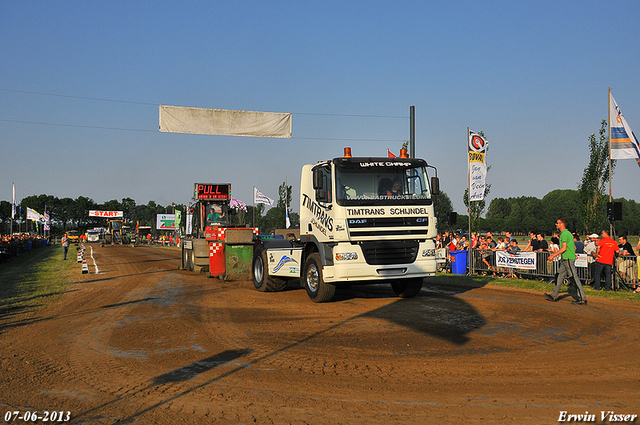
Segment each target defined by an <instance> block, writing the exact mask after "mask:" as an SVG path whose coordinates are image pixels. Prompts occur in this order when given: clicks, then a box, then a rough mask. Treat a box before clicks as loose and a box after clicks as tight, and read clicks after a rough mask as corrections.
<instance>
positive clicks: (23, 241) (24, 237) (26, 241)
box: [0, 233, 49, 263]
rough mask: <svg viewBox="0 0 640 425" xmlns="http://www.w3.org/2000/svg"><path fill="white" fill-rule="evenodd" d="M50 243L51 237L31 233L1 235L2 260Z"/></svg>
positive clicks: (0, 260) (5, 260)
mask: <svg viewBox="0 0 640 425" xmlns="http://www.w3.org/2000/svg"><path fill="white" fill-rule="evenodd" d="M47 245H49V237H44V236H41V235H32V234H29V233H14V234H12V235H9V234H5V235H1V236H0V262H2V263H5V262H7V260H9V259H10V258H12V257H16V256H18V255H20V254H23V253H27V252H31V251H32V250H34V249H37V248H40V247H43V246H47Z"/></svg>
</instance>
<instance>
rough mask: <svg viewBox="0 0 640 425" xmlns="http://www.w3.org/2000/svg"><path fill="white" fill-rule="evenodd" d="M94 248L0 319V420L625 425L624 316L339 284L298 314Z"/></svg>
mask: <svg viewBox="0 0 640 425" xmlns="http://www.w3.org/2000/svg"><path fill="white" fill-rule="evenodd" d="M93 250H94V258H95V261H96V262H97V264H98V266H99V271H100V273H99V274H95V269H94V268H93V261H92V260H91V259H90V260H89V265H90V274H85V275H82V274H80V271H78V276H77V281H76V282H75V283H74V284H72V285H71V286H70V287H69V288H68V292H67V293H66V294H64V295H63V296H62V297H61V299H60V300H59V302H56V303H55V304H53V305H50V306H49V307H48V308H45V309H41V310H39V311H37V312H36V313H30V314H27V313H16V314H14V315H9V316H5V317H2V318H1V319H0V341H1V345H0V358H1V364H0V371H1V378H0V414H1V415H3V416H4V413H5V412H6V411H8V410H18V411H20V412H24V411H28V410H31V411H32V410H35V409H37V410H38V411H39V412H40V413H41V414H42V412H44V411H47V410H48V411H52V410H56V411H70V412H71V421H70V423H77V424H82V423H86V424H111V423H129V422H131V423H140V424H155V423H158V424H175V423H221V424H227V423H229V424H235V423H254V422H255V423H277V424H280V423H295V424H298V423H311V424H317V423H331V424H354V423H421V424H431V423H456V424H459V423H465V424H472V423H509V424H513V423H518V424H523V423H526V424H551V423H557V421H558V418H559V414H560V412H561V411H567V412H568V413H569V414H584V413H585V411H589V413H594V414H596V415H597V418H598V421H600V411H605V412H606V411H608V410H615V412H616V413H633V414H640V378H639V377H640V373H639V372H638V366H637V360H634V359H637V358H638V355H639V352H640V344H639V337H640V322H639V320H638V319H639V313H640V306H638V304H635V303H633V304H632V303H624V302H611V301H607V300H597V299H590V300H589V305H588V306H574V305H571V304H570V302H569V301H570V298H568V299H564V300H563V301H562V302H558V303H550V302H547V301H545V300H544V299H543V297H542V296H541V294H540V293H538V292H531V291H525V290H513V289H505V288H497V287H490V286H488V287H484V288H478V289H471V290H464V289H460V288H458V289H456V288H447V287H445V286H443V285H442V284H438V280H437V279H436V280H431V281H427V282H426V283H425V285H424V287H423V290H422V292H421V293H420V294H419V295H418V296H417V297H416V298H413V299H408V300H401V299H398V298H396V297H394V296H393V292H392V291H391V289H390V288H389V287H388V286H387V285H375V286H364V287H358V286H354V287H352V288H350V289H344V290H340V291H339V292H338V293H337V297H336V300H335V301H334V302H331V303H326V304H314V303H312V302H311V301H310V300H309V299H308V298H307V295H306V293H305V291H304V290H300V289H295V288H292V289H290V290H287V291H285V292H281V293H275V294H274V293H271V294H269V293H259V292H256V291H254V290H253V289H252V285H251V284H250V283H249V282H230V281H220V280H217V279H207V278H206V277H205V276H204V275H197V274H194V273H190V272H186V271H179V270H177V267H178V264H179V251H177V250H169V249H162V248H148V247H144V248H130V247H104V248H101V247H99V246H93ZM89 254H90V252H89ZM16 422H18V421H16ZM20 422H22V421H20ZM637 422H640V420H637ZM591 423H593V422H591ZM597 423H600V422H597ZM605 423H607V422H606V421H605Z"/></svg>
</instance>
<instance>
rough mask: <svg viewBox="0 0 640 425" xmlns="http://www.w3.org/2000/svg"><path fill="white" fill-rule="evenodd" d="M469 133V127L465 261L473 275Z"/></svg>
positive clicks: (468, 130)
mask: <svg viewBox="0 0 640 425" xmlns="http://www.w3.org/2000/svg"><path fill="white" fill-rule="evenodd" d="M470 132H471V130H470V129H469V127H467V137H466V139H467V141H466V145H467V183H468V190H469V191H468V192H467V203H468V204H469V205H468V208H467V213H468V214H469V233H468V242H469V248H468V250H467V259H468V260H469V269H470V273H471V274H472V275H473V274H474V273H475V271H474V259H473V258H471V254H473V249H472V248H473V245H472V239H471V167H470V166H469V164H470V162H469V133H470Z"/></svg>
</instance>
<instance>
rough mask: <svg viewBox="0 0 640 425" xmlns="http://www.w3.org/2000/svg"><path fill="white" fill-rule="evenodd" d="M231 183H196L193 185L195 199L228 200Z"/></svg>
mask: <svg viewBox="0 0 640 425" xmlns="http://www.w3.org/2000/svg"><path fill="white" fill-rule="evenodd" d="M230 189H231V185H230V184H228V183H226V184H208V183H196V187H195V193H194V195H195V199H202V200H207V201H209V200H210V201H216V200H228V199H229V192H230Z"/></svg>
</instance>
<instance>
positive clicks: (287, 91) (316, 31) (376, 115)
mask: <svg viewBox="0 0 640 425" xmlns="http://www.w3.org/2000/svg"><path fill="white" fill-rule="evenodd" d="M182 3H183V4H182ZM639 31H640V2H637V1H609V2H599V1H536V2H531V1H508V2H507V1H486V2H485V1H464V2H456V1H446V2H445V1H442V2H436V1H433V2H431V1H428V2H424V1H421V2H408V1H407V2H404V1H399V2H398V1H395V2H381V1H367V2H360V1H357V2H356V1H351V2H350V1H347V2H345V1H339V2H338V1H335V2H334V1H322V2H314V1H308V2H282V1H270V2H252V1H237V2H210V1H202V2H181V3H180V2H178V3H176V2H161V1H158V2H131V1H126V2H125V1H109V2H102V1H92V2H80V1H77V2H74V1H68V2H59V1H40V2H38V1H35V2H11V1H6V0H2V7H1V8H0V37H1V39H2V40H3V42H2V44H1V46H0V149H1V151H2V158H3V160H2V167H0V183H1V186H2V187H4V189H2V188H0V199H5V200H10V199H11V183H12V182H15V184H16V191H17V196H18V197H19V198H22V197H25V196H29V195H34V194H35V195H38V194H42V193H44V194H50V195H54V196H58V197H72V198H76V197H78V196H88V197H91V198H93V199H94V200H95V201H96V202H104V201H107V200H110V199H118V200H120V199H122V198H125V197H130V198H133V199H135V200H136V202H137V203H144V204H146V203H147V202H148V201H149V200H154V201H156V202H158V203H160V204H163V205H167V204H170V203H171V202H176V203H187V202H188V201H189V197H190V195H191V190H192V186H193V183H195V182H212V183H213V182H216V183H222V182H229V183H231V184H232V193H233V195H234V196H235V197H236V198H239V199H241V200H243V201H245V202H247V203H251V197H252V187H253V186H257V187H258V188H259V189H260V190H261V191H262V192H264V193H265V194H266V195H267V196H270V197H272V198H277V194H278V190H277V189H278V186H279V185H280V184H281V183H282V182H283V181H284V180H285V179H287V181H288V182H289V184H291V185H292V186H293V189H294V197H295V199H296V200H297V199H298V194H299V179H300V169H301V167H302V165H303V164H305V163H314V162H317V161H319V160H325V159H330V158H332V157H335V156H340V155H341V154H342V148H343V147H344V146H350V147H351V148H352V150H353V153H354V156H384V155H385V154H386V150H387V148H390V149H391V150H392V151H395V152H396V153H397V152H398V151H399V149H400V146H401V145H402V143H403V141H405V140H408V138H409V119H408V116H409V107H410V106H411V105H415V108H416V142H417V143H416V145H417V147H416V153H417V156H419V157H422V158H425V159H426V160H427V161H428V162H429V163H430V164H432V165H434V166H436V167H437V168H438V170H439V176H440V179H441V188H442V190H444V191H445V192H446V193H447V194H448V195H449V197H450V198H451V199H452V201H453V203H454V207H455V208H456V209H457V210H458V211H460V212H462V211H463V209H464V206H463V203H462V195H463V192H464V189H465V188H466V186H467V175H466V167H467V164H466V138H465V137H466V136H465V135H466V129H467V127H470V128H471V129H472V130H474V131H484V133H485V135H486V136H487V138H488V140H489V146H490V148H489V153H488V155H487V160H488V164H489V165H491V166H492V168H491V170H490V172H489V174H488V178H487V182H488V183H491V184H492V189H491V195H490V197H489V200H490V199H493V198H495V197H512V196H536V197H539V198H541V197H542V196H544V195H545V194H546V193H548V192H549V191H551V190H554V189H576V188H577V184H578V182H579V181H580V179H581V177H582V171H583V169H584V167H585V166H586V165H587V162H588V156H589V152H588V137H589V135H590V134H591V133H594V132H596V133H597V131H598V130H599V129H600V122H601V120H602V119H606V114H607V88H608V87H611V88H612V93H613V95H614V96H615V98H616V101H617V102H618V105H619V106H620V108H621V110H622V112H623V113H624V115H625V117H626V119H627V121H628V122H629V124H630V126H631V128H633V129H634V130H635V132H636V133H637V134H640V79H639V78H638V75H639V71H638V70H639V68H640V66H639V65H640V33H639ZM38 93H40V94H38ZM43 94H46V95H43ZM160 104H166V105H178V106H194V107H203V108H219V109H239V110H258V111H274V112H291V113H293V137H292V139H268V138H243V137H226V136H200V135H187V134H169V133H160V132H158V105H160ZM47 124H57V125H47ZM639 176H640V168H639V167H638V166H637V165H636V164H635V162H634V161H632V160H625V161H619V163H618V167H617V169H616V173H615V175H614V179H613V194H614V196H615V197H625V198H627V199H636V200H640V198H639V197H638V194H637V190H636V187H637V183H636V182H637V181H638V177H639ZM294 209H295V210H298V205H294Z"/></svg>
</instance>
